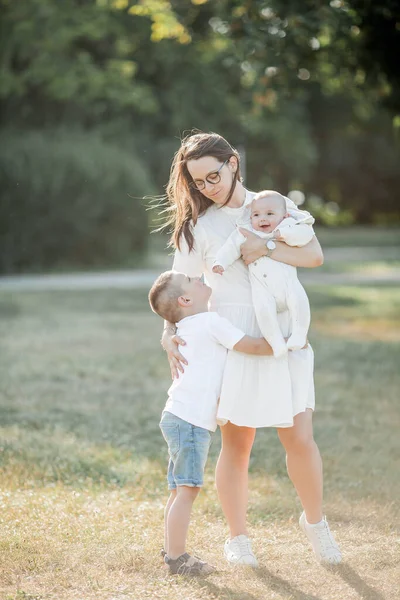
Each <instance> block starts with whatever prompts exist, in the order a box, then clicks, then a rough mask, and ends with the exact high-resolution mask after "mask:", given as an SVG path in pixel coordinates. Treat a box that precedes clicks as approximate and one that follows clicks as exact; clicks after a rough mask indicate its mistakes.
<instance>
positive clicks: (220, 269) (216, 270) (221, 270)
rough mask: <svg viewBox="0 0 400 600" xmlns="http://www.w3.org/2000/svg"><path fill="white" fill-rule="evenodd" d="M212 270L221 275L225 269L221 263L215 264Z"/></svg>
mask: <svg viewBox="0 0 400 600" xmlns="http://www.w3.org/2000/svg"><path fill="white" fill-rule="evenodd" d="M212 271H213V273H219V274H220V275H222V273H223V272H224V271H225V269H224V267H222V266H221V265H215V266H214V267H213V268H212Z"/></svg>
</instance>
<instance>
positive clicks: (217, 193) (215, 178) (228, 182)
mask: <svg viewBox="0 0 400 600" xmlns="http://www.w3.org/2000/svg"><path fill="white" fill-rule="evenodd" d="M187 168H188V171H189V173H190V175H191V177H192V179H193V182H194V184H195V185H196V187H197V189H199V190H200V192H201V193H202V194H203V196H205V197H206V198H209V199H210V200H212V201H213V202H215V204H224V202H225V201H226V199H227V197H228V194H229V192H230V190H231V186H232V181H233V178H234V176H235V173H236V169H237V160H236V157H235V156H231V158H230V159H229V160H228V161H226V162H225V164H224V162H223V161H220V160H218V159H217V158H214V157H213V156H203V157H202V158H198V159H197V160H188V162H187ZM203 186H205V187H204V188H203Z"/></svg>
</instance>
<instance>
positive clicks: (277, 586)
mask: <svg viewBox="0 0 400 600" xmlns="http://www.w3.org/2000/svg"><path fill="white" fill-rule="evenodd" d="M255 573H256V574H257V576H258V578H259V579H260V580H261V581H263V582H264V583H265V584H266V585H267V586H268V587H269V588H270V590H271V591H273V592H276V593H278V594H279V595H281V594H282V593H285V594H287V595H288V596H289V597H290V598H293V600H321V599H320V596H315V595H314V594H307V593H306V592H302V591H301V590H299V589H298V588H297V587H296V586H294V585H292V584H291V583H290V582H289V581H287V580H286V579H283V578H282V577H279V575H276V574H275V573H272V572H271V571H270V570H269V569H267V568H266V567H261V569H257V570H256V571H255Z"/></svg>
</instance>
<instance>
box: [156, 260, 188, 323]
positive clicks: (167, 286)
mask: <svg viewBox="0 0 400 600" xmlns="http://www.w3.org/2000/svg"><path fill="white" fill-rule="evenodd" d="M174 275H176V273H174V271H165V273H161V275H160V276H159V277H157V279H156V280H155V282H154V283H153V285H152V286H151V290H150V292H149V302H150V306H151V310H152V311H153V312H155V313H157V314H158V315H160V317H162V318H163V319H165V320H166V321H169V322H170V323H177V322H178V321H180V319H181V318H182V314H181V309H180V306H179V304H178V298H179V296H181V295H182V294H183V289H182V286H181V285H179V284H177V283H175V282H174V280H173V276H174Z"/></svg>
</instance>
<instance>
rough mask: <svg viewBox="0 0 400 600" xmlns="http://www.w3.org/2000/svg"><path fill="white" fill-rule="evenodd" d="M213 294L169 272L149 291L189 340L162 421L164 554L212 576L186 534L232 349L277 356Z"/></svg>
mask: <svg viewBox="0 0 400 600" xmlns="http://www.w3.org/2000/svg"><path fill="white" fill-rule="evenodd" d="M211 292H212V290H211V288H210V287H209V286H208V285H206V284H205V283H204V282H203V281H202V279H201V278H200V277H188V276H187V275H185V274H184V273H178V272H174V271H166V272H165V273H162V274H161V275H160V276H159V277H158V278H157V280H156V281H155V282H154V284H153V286H152V288H151V290H150V293H149V302H150V306H151V308H152V310H153V311H154V312H155V313H157V314H158V315H160V316H161V317H163V318H164V319H165V320H167V321H169V322H170V323H176V327H177V331H176V333H177V335H179V337H181V338H182V339H183V340H185V341H186V342H187V345H186V346H185V358H186V359H187V361H188V364H187V366H186V368H185V371H184V372H183V373H181V374H180V376H179V378H177V379H174V382H173V384H172V385H171V387H170V388H169V390H168V400H167V403H166V405H165V408H164V411H163V413H162V417H161V422H160V428H161V431H162V434H163V436H164V438H165V441H166V442H167V445H168V453H169V457H170V459H169V465H168V477H167V479H168V487H169V489H170V491H171V495H170V497H169V499H168V502H167V506H166V508H165V530H164V538H165V539H164V544H165V549H164V551H163V554H164V561H165V563H166V564H167V565H168V567H169V571H170V573H171V574H176V573H178V574H181V575H207V574H208V573H211V572H212V571H213V568H212V567H211V566H210V565H209V564H207V563H205V562H204V561H202V560H200V559H199V558H197V557H195V556H191V555H190V554H188V553H187V552H186V535H187V530H188V527H189V521H190V513H191V508H192V504H193V502H194V500H195V498H196V496H197V494H198V493H199V491H200V488H201V486H202V485H203V475H204V467H205V464H206V461H207V455H208V449H209V446H210V442H211V432H213V431H215V430H216V428H217V406H218V398H219V396H220V393H221V385H222V375H223V371H224V366H225V361H226V357H227V351H228V350H236V352H245V353H246V354H253V355H258V356H271V355H272V349H271V347H270V345H269V344H268V343H267V342H266V341H265V339H264V338H254V337H250V336H248V335H245V333H244V332H243V331H241V330H240V329H238V328H237V327H234V325H232V323H230V322H229V321H228V320H227V319H225V318H223V317H220V316H219V315H218V314H217V313H216V312H208V301H209V298H210V295H211ZM238 537H239V538H240V537H241V536H238ZM227 543H228V542H227Z"/></svg>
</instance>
